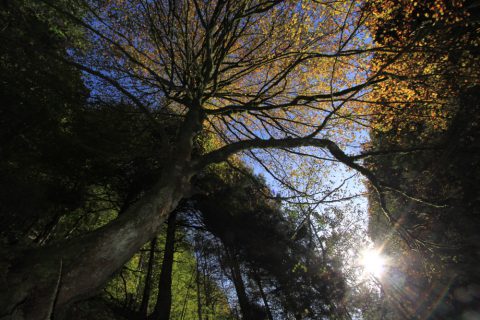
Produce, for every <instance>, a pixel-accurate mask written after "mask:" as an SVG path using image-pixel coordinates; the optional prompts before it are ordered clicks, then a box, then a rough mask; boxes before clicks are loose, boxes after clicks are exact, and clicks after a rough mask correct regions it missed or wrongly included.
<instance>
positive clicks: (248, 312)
mask: <svg viewBox="0 0 480 320" xmlns="http://www.w3.org/2000/svg"><path fill="white" fill-rule="evenodd" d="M226 252H227V256H228V262H229V265H230V271H231V274H232V281H233V285H234V286H235V291H236V293H237V297H238V304H239V305H240V310H241V312H242V319H244V320H256V319H253V312H252V308H251V307H250V301H249V299H248V296H247V292H246V290H245V284H244V283H243V278H242V273H241V271H240V265H239V263H238V259H237V257H236V256H235V253H233V252H230V251H229V250H228V249H226Z"/></svg>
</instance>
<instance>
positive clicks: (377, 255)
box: [360, 248, 387, 278]
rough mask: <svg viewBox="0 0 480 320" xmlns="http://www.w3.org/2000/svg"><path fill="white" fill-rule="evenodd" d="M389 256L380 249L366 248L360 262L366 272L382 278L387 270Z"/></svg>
mask: <svg viewBox="0 0 480 320" xmlns="http://www.w3.org/2000/svg"><path fill="white" fill-rule="evenodd" d="M386 263H387V258H386V257H384V256H383V255H382V254H381V252H380V250H378V249H373V248H369V249H365V250H363V251H362V253H361V256H360V264H361V265H362V267H363V270H364V272H365V273H366V274H370V275H372V276H374V277H375V278H380V277H381V276H382V275H383V273H384V272H385V267H386Z"/></svg>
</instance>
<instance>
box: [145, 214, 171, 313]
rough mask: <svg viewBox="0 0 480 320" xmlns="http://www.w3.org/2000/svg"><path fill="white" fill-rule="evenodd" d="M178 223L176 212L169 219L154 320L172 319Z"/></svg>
mask: <svg viewBox="0 0 480 320" xmlns="http://www.w3.org/2000/svg"><path fill="white" fill-rule="evenodd" d="M176 222H177V211H176V210H174V211H173V212H172V213H171V214H170V217H169V218H168V226H167V238H166V240H165V252H164V253H163V262H162V270H161V273H160V280H159V281H158V295H157V302H156V304H155V309H154V311H153V314H152V315H151V316H150V317H149V318H150V319H152V320H168V319H170V309H171V307H172V268H173V255H174V252H175V228H176V225H175V224H176Z"/></svg>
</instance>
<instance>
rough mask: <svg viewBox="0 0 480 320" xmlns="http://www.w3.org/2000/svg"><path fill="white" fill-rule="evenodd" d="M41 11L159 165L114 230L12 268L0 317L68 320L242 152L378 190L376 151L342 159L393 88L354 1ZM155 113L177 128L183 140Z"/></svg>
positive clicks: (95, 91) (144, 4)
mask: <svg viewBox="0 0 480 320" xmlns="http://www.w3.org/2000/svg"><path fill="white" fill-rule="evenodd" d="M44 5H45V6H46V7H47V8H49V10H53V11H55V12H56V14H57V15H59V16H61V17H62V18H61V19H64V20H65V21H69V23H73V24H75V25H76V26H78V27H80V28H81V29H82V30H83V32H84V36H85V37H86V39H87V41H86V42H87V44H85V45H84V46H81V47H80V46H77V47H72V48H70V50H69V51H68V55H65V53H63V52H49V53H48V54H49V56H50V57H51V59H53V60H55V61H57V62H58V63H61V64H66V65H69V66H73V67H75V68H77V69H78V70H81V71H82V72H83V73H84V75H85V81H86V84H87V86H88V87H89V88H90V89H91V90H92V99H94V100H96V101H100V102H102V103H112V102H117V103H118V102H122V101H128V104H132V105H134V106H135V108H136V110H135V111H136V112H141V113H142V114H143V116H144V117H145V121H146V123H147V124H148V126H149V128H151V130H153V132H155V137H156V138H157V139H158V141H159V143H160V145H161V147H160V150H159V155H158V156H159V159H162V165H161V172H160V173H159V177H158V179H157V180H156V182H154V183H153V184H152V187H151V188H150V190H148V191H143V190H142V191H141V192H138V193H136V197H134V198H133V199H131V201H128V202H127V206H126V207H125V208H124V210H122V213H121V214H120V215H119V216H118V217H117V218H116V219H115V220H113V221H111V222H109V223H107V224H106V225H104V226H102V227H101V228H98V229H96V230H94V231H92V232H90V233H87V234H84V235H82V236H80V237H78V238H74V239H70V240H68V241H63V242H58V243H54V244H52V245H50V246H46V247H42V248H37V249H35V248H27V249H24V250H22V251H21V254H18V255H16V256H15V257H12V258H11V259H9V261H7V263H6V265H7V269H8V272H7V273H6V276H4V277H3V278H2V291H1V293H0V310H2V313H1V315H2V316H5V317H7V318H8V317H13V318H16V319H44V318H47V317H49V316H50V315H51V314H53V313H55V315H56V316H58V317H61V316H62V314H63V313H64V311H65V310H66V309H67V307H68V306H69V305H70V304H71V303H72V302H75V301H78V300H79V299H82V298H85V297H87V296H89V295H91V294H92V292H95V290H97V289H99V288H100V287H101V286H102V285H103V284H104V283H105V282H106V280H107V279H108V278H109V277H110V276H111V275H112V274H113V273H114V272H115V271H116V270H118V269H119V268H120V267H121V266H122V265H123V264H124V263H125V262H126V261H127V260H128V259H129V258H130V257H131V256H132V255H133V254H134V253H135V252H136V251H138V250H139V248H141V247H142V246H143V245H144V244H145V243H146V242H147V241H149V240H150V239H152V238H153V237H154V236H155V235H156V233H157V230H158V228H159V227H160V225H161V224H162V223H163V222H164V221H165V220H166V219H167V217H168V216H169V214H170V213H171V212H172V211H173V210H174V209H175V208H176V207H177V205H178V203H179V202H180V201H181V200H182V199H184V198H188V197H190V196H191V194H192V192H194V190H192V188H191V182H192V180H193V179H194V178H195V177H196V176H197V175H198V174H200V173H201V172H202V170H204V169H205V168H206V167H207V166H209V165H211V164H214V163H219V162H222V161H227V160H228V159H229V157H230V156H232V155H234V154H236V153H240V152H247V151H248V152H249V154H250V155H251V156H252V157H253V158H254V159H257V160H258V161H259V163H260V164H261V165H262V166H265V169H266V170H270V168H271V164H272V163H273V162H274V161H275V160H278V159H277V158H275V157H270V158H269V157H268V155H270V150H271V149H274V150H282V151H283V152H287V153H290V154H292V156H305V157H311V158H313V159H315V160H318V161H323V160H322V159H325V158H326V160H325V161H338V162H341V163H343V164H345V165H346V166H348V167H350V168H353V169H355V170H358V171H359V172H360V173H362V174H364V175H365V176H367V178H369V179H371V180H372V182H373V184H374V186H375V187H379V186H378V185H377V183H376V182H375V179H374V177H373V176H372V174H371V173H370V172H369V171H368V170H367V169H366V168H364V167H363V166H361V164H359V161H361V159H362V158H363V157H364V156H365V154H360V155H348V154H347V153H346V152H345V151H344V150H342V143H344V142H346V141H348V139H350V138H351V136H349V135H347V134H344V132H345V129H347V128H349V127H351V126H357V125H359V124H361V121H362V119H363V118H362V115H361V114H360V115H359V114H357V110H358V100H359V99H357V98H358V97H359V96H361V95H363V94H365V93H366V92H368V91H369V90H371V87H372V86H373V85H374V84H377V83H379V82H382V81H385V80H386V79H387V78H386V77H385V75H384V72H383V71H384V68H382V67H379V68H378V69H377V72H375V73H368V72H366V71H365V69H364V65H365V62H366V61H367V60H368V58H369V57H370V54H371V53H372V52H373V51H375V50H376V49H375V48H373V47H371V45H369V44H368V43H369V41H368V37H366V36H365V34H364V32H365V29H364V28H363V24H364V23H365V20H366V17H365V15H364V14H363V13H362V11H361V10H360V7H359V6H358V4H356V3H355V1H345V2H343V1H339V2H334V3H330V2H325V3H322V2H318V1H313V2H307V1H305V2H304V1H268V0H266V1H261V0H260V1H258V0H255V1H250V0H245V1H233V0H218V1H198V0H185V1H167V0H158V1H143V0H132V1H120V0H118V1H115V0H112V1H101V2H97V1H86V0H85V1H75V5H77V6H78V7H77V8H81V12H82V15H81V16H80V15H79V14H77V12H73V11H72V10H70V8H66V7H64V6H61V4H59V3H57V2H53V1H48V0H45V1H44ZM67 36H68V35H67ZM401 54H402V52H401V51H400V52H398V53H396V54H395V55H394V56H393V57H392V58H391V59H389V60H388V61H386V62H385V65H388V64H390V63H391V62H392V61H393V60H395V59H397V58H398V57H399V56H401ZM158 115H162V116H164V117H167V118H168V117H171V118H172V119H175V121H178V122H177V123H180V125H179V126H178V127H177V126H175V128H174V129H173V132H172V128H171V127H168V126H167V125H166V124H165V123H164V122H162V121H159V120H158V117H157V116H158ZM169 130H171V131H169ZM172 136H173V138H171V137H172ZM206 136H210V137H212V136H213V139H212V140H213V141H215V143H212V144H211V145H210V147H209V148H206V150H203V152H198V150H195V147H194V146H195V141H198V140H199V139H202V138H205V137H206ZM254 149H266V150H267V149H268V152H264V153H262V154H259V153H256V152H253V151H251V150H254ZM373 154H375V152H374V153H373ZM277 156H278V155H277ZM282 170H283V169H282ZM287 171H288V170H287ZM289 187H290V188H291V189H292V190H296V189H295V187H294V186H292V185H289ZM296 191H298V190H296Z"/></svg>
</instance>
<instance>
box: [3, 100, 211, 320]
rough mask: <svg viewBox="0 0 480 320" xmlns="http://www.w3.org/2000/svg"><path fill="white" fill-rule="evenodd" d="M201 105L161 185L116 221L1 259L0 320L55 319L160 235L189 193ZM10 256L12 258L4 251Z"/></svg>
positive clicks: (189, 118) (183, 130)
mask: <svg viewBox="0 0 480 320" xmlns="http://www.w3.org/2000/svg"><path fill="white" fill-rule="evenodd" d="M201 121H202V119H201V115H200V112H199V111H198V109H191V110H190V111H189V113H188V114H187V116H186V118H185V121H184V124H183V126H182V128H181V129H180V130H179V132H180V133H181V135H180V136H179V138H178V139H177V142H176V144H175V147H176V149H175V154H172V156H171V161H169V162H168V165H166V166H165V167H164V168H163V170H162V175H161V178H160V179H159V181H158V182H157V183H156V185H155V186H154V187H153V188H152V190H150V192H148V193H147V194H146V195H145V196H144V197H143V198H142V199H140V200H138V201H137V202H136V203H134V204H133V205H132V206H130V208H129V209H127V210H126V211H125V212H124V213H123V214H122V215H121V216H119V217H118V218H117V219H115V220H114V221H112V222H111V223H109V224H107V225H105V226H104V227H102V228H99V229H97V230H95V231H93V232H91V233H88V234H86V235H83V236H81V237H78V238H75V239H71V240H66V241H63V242H60V243H57V244H52V245H51V246H48V247H43V248H38V249H31V250H25V251H23V254H21V255H20V256H17V257H15V258H10V260H9V261H6V262H3V263H2V266H1V267H2V271H4V270H5V271H4V273H3V276H2V277H1V279H0V281H1V282H0V319H2V320H3V319H16V320H17V319H18V320H22V319H28V320H37V319H39V320H40V319H41V320H44V319H49V318H51V316H52V314H55V318H56V319H60V318H62V317H64V315H65V312H66V310H67V308H68V306H69V305H70V304H71V303H73V302H76V301H79V300H81V299H84V298H87V297H89V296H90V295H92V294H93V293H95V292H96V291H97V290H99V289H100V288H101V287H102V286H103V285H104V284H105V283H106V282H107V281H108V279H109V278H110V277H111V275H112V274H113V273H115V272H116V271H117V270H118V269H119V268H120V267H121V266H122V265H124V264H125V263H126V262H127V261H128V259H130V258H131V257H132V255H133V254H135V253H136V252H137V251H138V250H139V249H140V248H141V247H142V246H143V245H144V244H145V243H146V242H147V241H149V240H150V239H151V238H152V237H153V236H155V235H156V233H157V231H158V228H159V227H160V226H161V224H162V223H163V222H164V221H165V219H166V218H167V217H168V215H169V214H170V213H171V212H172V211H173V210H174V209H175V208H176V206H177V204H178V203H179V201H180V200H181V199H182V198H183V197H184V196H185V195H186V194H187V193H188V192H189V187H190V179H191V178H192V176H193V175H194V172H193V170H192V169H191V167H190V164H191V153H192V150H193V137H194V136H195V134H196V132H197V131H198V130H199V129H200V128H201ZM5 257H6V258H9V257H8V256H7V255H5Z"/></svg>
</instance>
